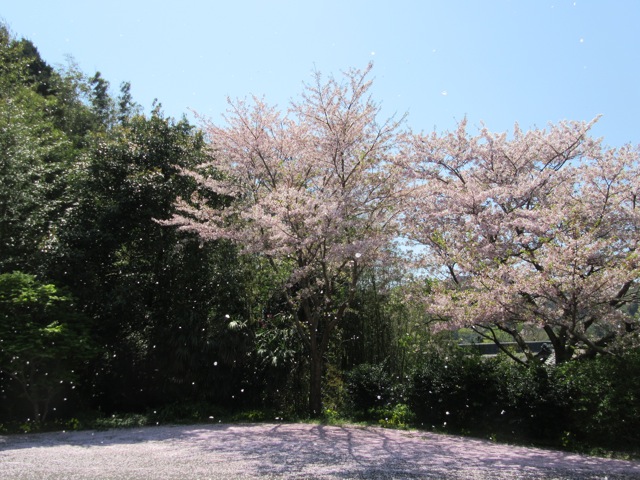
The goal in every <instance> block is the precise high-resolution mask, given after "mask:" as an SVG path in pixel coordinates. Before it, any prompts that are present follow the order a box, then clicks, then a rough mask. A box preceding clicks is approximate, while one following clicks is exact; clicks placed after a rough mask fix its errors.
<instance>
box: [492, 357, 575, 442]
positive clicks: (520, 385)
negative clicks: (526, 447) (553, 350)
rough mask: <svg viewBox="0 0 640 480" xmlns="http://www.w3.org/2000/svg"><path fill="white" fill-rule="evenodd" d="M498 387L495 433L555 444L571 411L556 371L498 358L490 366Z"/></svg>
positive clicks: (550, 368) (552, 368)
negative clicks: (557, 380)
mask: <svg viewBox="0 0 640 480" xmlns="http://www.w3.org/2000/svg"><path fill="white" fill-rule="evenodd" d="M488 364H489V365H490V372H491V375H492V377H493V381H494V383H495V385H496V390H497V391H496V402H497V403H496V406H497V408H498V410H499V412H498V413H497V414H496V415H495V419H494V420H495V421H494V425H493V430H494V432H495V433H500V434H503V435H507V436H509V437H516V438H519V439H527V440H537V441H545V442H551V443H555V442H556V440H557V439H558V438H559V437H560V436H561V435H562V433H563V431H564V424H565V421H566V418H567V415H568V411H569V409H570V405H569V399H568V397H567V395H566V392H564V391H563V389H562V387H561V386H560V385H558V384H557V383H556V381H555V376H554V367H547V366H544V365H527V366H524V365H520V364H517V363H515V362H513V361H512V360H510V359H508V358H506V357H501V356H498V357H496V358H495V359H492V360H490V361H489V362H488Z"/></svg>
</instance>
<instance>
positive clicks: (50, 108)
mask: <svg viewBox="0 0 640 480" xmlns="http://www.w3.org/2000/svg"><path fill="white" fill-rule="evenodd" d="M0 57H1V59H2V62H1V63H2V67H0V68H1V69H0V86H1V88H0V245H2V249H1V250H0V271H11V270H13V269H22V270H27V271H38V269H39V268H40V267H41V265H42V264H43V256H45V255H46V252H47V249H48V248H49V247H50V243H51V238H52V237H53V236H54V235H55V231H56V220H57V219H58V218H59V217H60V215H61V212H62V211H63V210H64V208H65V207H66V198H65V194H64V193H65V190H66V187H67V179H66V178H65V177H64V175H63V173H64V172H66V171H68V170H69V168H70V164H71V161H72V153H73V148H72V143H71V142H70V141H69V139H68V138H67V137H66V135H65V133H64V132H63V131H61V130H60V129H59V128H58V127H57V126H56V122H55V116H54V112H55V111H56V109H57V100H56V98H55V97H53V96H51V95H43V94H42V91H44V92H45V93H47V94H50V93H51V88H52V87H51V78H52V77H53V75H52V73H51V70H50V68H49V67H47V65H46V64H45V63H44V62H43V61H42V59H41V58H40V56H39V54H38V52H37V50H36V49H35V48H34V47H33V45H32V44H30V43H29V42H25V41H21V42H18V41H16V40H13V39H12V38H11V36H10V35H9V33H8V30H7V29H6V28H1V27H0ZM34 66H35V67H34ZM36 67H37V69H38V70H37V71H35V72H34V70H33V69H34V68H36Z"/></svg>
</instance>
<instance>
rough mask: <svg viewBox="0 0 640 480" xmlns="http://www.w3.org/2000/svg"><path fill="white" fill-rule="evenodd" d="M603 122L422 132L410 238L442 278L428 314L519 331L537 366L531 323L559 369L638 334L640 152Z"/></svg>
mask: <svg viewBox="0 0 640 480" xmlns="http://www.w3.org/2000/svg"><path fill="white" fill-rule="evenodd" d="M594 122H595V121H594ZM594 122H591V123H579V122H562V123H559V124H557V125H550V126H549V128H548V129H546V130H531V131H528V132H523V131H522V130H520V128H519V127H518V126H517V125H516V126H515V129H514V131H513V133H512V134H511V135H507V134H505V133H502V134H495V133H491V132H489V131H488V130H487V129H486V128H482V129H481V131H480V132H479V134H478V135H476V136H472V135H470V134H469V133H468V131H467V125H466V121H463V122H461V123H460V124H459V126H458V129H457V130H456V131H453V132H447V133H445V134H440V135H439V134H436V133H433V134H431V135H422V134H421V135H412V136H410V138H409V140H408V149H409V150H410V153H409V154H408V156H409V157H411V161H410V162H408V163H406V164H405V167H407V171H408V172H409V175H410V176H411V182H412V185H413V188H414V191H413V195H412V198H413V199H412V202H411V209H410V212H411V213H410V214H408V216H407V222H406V223H405V232H406V235H407V237H409V238H411V239H412V240H414V241H415V242H417V244H419V245H421V246H422V249H421V250H419V251H420V252H421V257H420V258H421V262H422V263H421V267H422V268H425V269H426V271H427V272H429V274H430V275H431V278H432V279H436V281H435V282H433V284H432V291H431V294H430V295H429V299H428V301H427V302H426V305H427V309H428V310H429V312H430V313H431V314H432V315H434V316H436V317H437V318H440V319H443V320H446V322H444V324H443V325H444V326H446V328H459V327H471V328H472V329H474V330H475V331H476V332H477V333H479V334H480V335H481V336H482V337H485V338H489V339H491V340H494V341H496V342H497V343H499V344H500V342H499V337H500V336H501V335H500V334H502V335H504V333H507V334H509V335H510V336H511V337H512V338H513V339H514V340H515V341H516V342H517V344H518V345H519V346H520V347H521V349H522V350H523V351H524V352H525V354H526V356H527V361H531V360H533V358H534V356H533V354H532V352H531V351H530V350H529V349H528V348H527V346H526V343H525V340H524V337H523V334H522V332H523V328H526V327H534V328H539V329H541V330H543V331H544V332H545V333H546V335H547V336H548V339H549V341H550V342H551V344H552V345H553V348H554V351H555V358H556V361H557V362H563V361H567V360H569V359H571V358H575V357H578V356H584V355H587V356H594V355H597V354H606V353H613V352H615V351H616V349H617V348H620V347H621V346H622V345H623V344H624V342H625V341H631V340H632V339H634V338H635V337H637V333H638V326H639V322H638V319H637V317H634V316H633V315H632V314H631V311H632V310H633V309H630V308H629V307H630V306H633V305H634V303H635V302H637V301H638V284H637V281H638V277H639V273H640V263H639V258H638V250H637V249H638V241H639V240H640V235H639V234H640V215H639V214H640V209H639V208H638V194H639V192H640V171H639V168H638V150H637V149H636V148H632V147H631V146H624V147H622V148H619V149H609V148H604V147H603V146H602V145H601V142H600V141H599V140H595V139H593V138H591V137H590V136H589V130H590V128H591V126H592V125H593V123H594ZM504 350H505V351H507V349H506V348H505V349H504ZM512 356H513V358H514V359H517V358H516V356H515V355H512Z"/></svg>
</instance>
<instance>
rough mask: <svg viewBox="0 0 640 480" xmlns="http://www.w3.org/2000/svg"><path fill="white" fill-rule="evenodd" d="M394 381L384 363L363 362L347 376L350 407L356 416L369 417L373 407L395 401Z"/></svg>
mask: <svg viewBox="0 0 640 480" xmlns="http://www.w3.org/2000/svg"><path fill="white" fill-rule="evenodd" d="M394 390H395V389H394V382H393V379H392V377H391V375H390V374H389V373H388V372H387V371H386V369H385V367H384V365H372V364H369V363H363V364H361V365H358V366H357V367H355V368H354V369H353V370H351V371H350V372H349V373H348V374H347V376H346V391H347V395H348V398H349V403H350V408H351V410H352V411H353V413H354V414H355V416H356V417H360V418H367V417H368V412H369V411H370V410H371V409H374V408H378V407H384V406H387V405H389V404H390V403H392V402H393V397H394Z"/></svg>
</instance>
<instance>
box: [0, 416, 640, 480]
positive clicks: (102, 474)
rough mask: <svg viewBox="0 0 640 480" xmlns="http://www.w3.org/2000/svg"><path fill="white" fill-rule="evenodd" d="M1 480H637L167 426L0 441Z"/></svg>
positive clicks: (371, 437)
mask: <svg viewBox="0 0 640 480" xmlns="http://www.w3.org/2000/svg"><path fill="white" fill-rule="evenodd" d="M0 478H1V479H11V480H36V479H37V480H48V479H65V480H67V479H69V480H78V479H91V480H94V479H96V480H97V479H109V480H116V479H127V480H142V479H163V480H164V479H180V480H196V479H203V480H204V479H242V478H273V479H276V478H294V479H314V478H316V479H321V478H322V479H352V478H353V479H405V478H406V479H416V478H425V479H465V480H467V479H545V480H550V479H557V480H560V479H581V480H582V479H602V480H604V479H607V480H613V479H640V462H625V461H620V460H609V459H600V458H592V457H584V456H580V455H574V454H568V453H562V452H557V451H551V450H541V449H534V448H524V447H514V446H508V445H499V444H495V443H491V442H488V441H482V440H475V439H469V438H462V437H455V436H450V435H436V434H432V433H428V432H418V431H400V430H389V429H382V428H372V427H366V428H364V427H354V426H349V427H338V426H322V425H309V424H285V423H283V424H232V425H224V424H218V425H197V426H160V427H144V428H137V429H123V430H107V431H82V432H58V433H43V434H33V435H7V436H0Z"/></svg>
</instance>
